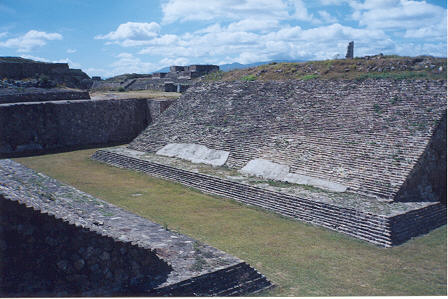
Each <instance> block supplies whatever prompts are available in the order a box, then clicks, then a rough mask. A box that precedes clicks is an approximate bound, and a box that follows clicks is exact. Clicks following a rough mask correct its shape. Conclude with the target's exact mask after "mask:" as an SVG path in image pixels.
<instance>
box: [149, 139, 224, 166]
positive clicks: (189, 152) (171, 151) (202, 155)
mask: <svg viewBox="0 0 448 299" xmlns="http://www.w3.org/2000/svg"><path fill="white" fill-rule="evenodd" d="M156 154H157V155H161V156H167V157H176V158H180V159H184V160H187V161H190V162H192V163H204V164H208V165H212V166H222V165H224V164H225V163H226V161H227V158H228V157H229V154H230V152H227V151H222V150H214V149H210V148H208V147H206V146H204V145H200V144H194V143H169V144H167V145H165V146H164V147H162V148H161V149H160V150H158V151H157V152H156Z"/></svg>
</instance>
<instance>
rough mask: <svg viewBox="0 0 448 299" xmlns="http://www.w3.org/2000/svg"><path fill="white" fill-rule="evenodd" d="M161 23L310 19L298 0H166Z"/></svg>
mask: <svg viewBox="0 0 448 299" xmlns="http://www.w3.org/2000/svg"><path fill="white" fill-rule="evenodd" d="M162 11H163V14H164V16H163V21H162V23H164V24H166V23H173V22H176V21H180V22H185V21H210V20H215V21H216V20H219V19H226V20H243V19H252V20H253V19H259V20H265V21H266V20H286V19H290V18H295V19H298V20H302V21H309V20H311V18H312V16H310V15H309V14H308V11H307V9H306V7H305V5H304V4H303V1H302V0H169V1H168V2H166V3H165V4H162Z"/></svg>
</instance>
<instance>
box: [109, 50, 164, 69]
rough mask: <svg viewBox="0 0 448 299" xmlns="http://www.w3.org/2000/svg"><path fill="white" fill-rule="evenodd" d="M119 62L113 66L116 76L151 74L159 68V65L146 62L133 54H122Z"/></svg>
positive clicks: (118, 56)
mask: <svg viewBox="0 0 448 299" xmlns="http://www.w3.org/2000/svg"><path fill="white" fill-rule="evenodd" d="M116 57H117V58H118V60H117V61H115V62H113V63H112V64H111V66H112V69H113V73H114V74H123V73H150V72H152V71H154V70H156V69H157V68H158V65H157V64H154V63H151V62H144V61H142V60H141V59H140V58H138V57H135V56H134V55H133V54H131V53H120V54H118V55H117V56H116Z"/></svg>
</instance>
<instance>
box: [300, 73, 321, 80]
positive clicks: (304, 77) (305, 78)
mask: <svg viewBox="0 0 448 299" xmlns="http://www.w3.org/2000/svg"><path fill="white" fill-rule="evenodd" d="M316 78H319V75H315V74H311V75H304V76H301V77H299V79H300V80H311V79H316Z"/></svg>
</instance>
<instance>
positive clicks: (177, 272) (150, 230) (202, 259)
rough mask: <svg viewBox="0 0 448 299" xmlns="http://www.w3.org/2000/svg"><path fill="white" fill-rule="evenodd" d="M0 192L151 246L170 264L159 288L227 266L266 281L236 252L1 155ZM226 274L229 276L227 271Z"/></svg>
mask: <svg viewBox="0 0 448 299" xmlns="http://www.w3.org/2000/svg"><path fill="white" fill-rule="evenodd" d="M0 194H1V195H2V196H3V197H4V198H6V199H8V200H11V201H16V202H19V203H20V204H23V205H26V206H27V207H30V208H32V209H34V210H36V211H40V212H41V213H44V214H49V215H52V216H54V217H55V218H56V219H62V220H63V221H65V222H67V223H69V224H71V225H76V226H78V227H83V228H85V229H88V230H89V231H92V232H95V233H97V234H99V235H102V236H107V237H111V238H113V239H115V240H117V241H120V242H125V243H131V244H132V245H135V246H138V247H140V248H144V249H149V250H155V252H156V254H157V255H158V256H159V257H160V258H162V259H163V260H164V261H166V262H167V263H168V264H169V265H170V266H171V267H172V269H173V271H172V272H170V273H169V274H168V278H167V280H166V281H165V282H164V283H162V284H161V285H159V286H158V288H157V289H158V290H159V291H158V292H160V294H167V293H166V291H164V290H168V291H170V289H174V290H177V292H178V293H177V294H180V295H182V294H183V295H188V294H190V295H192V294H193V293H185V292H183V290H184V289H183V288H182V284H186V285H188V284H190V285H191V284H192V281H193V282H194V281H195V280H199V282H200V281H202V282H204V280H205V281H207V279H206V278H207V275H209V274H210V275H212V277H214V276H217V277H218V279H222V276H220V275H221V274H219V273H221V272H222V271H224V270H225V271H224V272H223V273H224V275H225V273H226V271H228V272H232V271H237V272H238V271H240V272H241V273H239V275H240V276H239V277H235V279H236V283H238V282H239V281H238V280H239V279H240V278H241V277H245V276H248V277H252V279H253V278H254V276H255V278H256V279H257V280H261V282H262V283H261V286H262V287H269V286H270V283H269V282H267V280H266V279H265V278H264V276H262V275H260V274H259V273H257V272H256V271H255V270H254V269H252V268H251V267H249V266H248V265H247V264H245V263H244V262H243V261H242V260H240V259H238V258H235V257H233V256H231V255H228V254H226V253H224V252H222V251H220V250H218V249H216V248H213V247H210V246H207V245H204V244H200V243H199V242H197V241H196V240H194V239H192V238H189V237H187V236H185V235H181V234H179V233H176V232H172V231H168V230H166V229H164V228H163V227H162V226H160V225H158V224H156V223H153V222H150V221H148V220H147V219H144V218H142V217H139V216H137V215H135V214H132V213H130V212H127V211H124V210H122V209H120V208H118V207H116V206H114V205H112V204H109V203H107V202H105V201H102V200H100V199H98V198H95V197H93V196H91V195H89V194H86V193H84V192H81V191H79V190H77V189H75V188H73V187H71V186H68V185H65V184H62V183H60V182H58V181H57V180H54V179H52V178H50V177H48V176H45V175H43V174H41V173H36V172H34V171H33V170H31V169H28V168H26V167H24V166H22V165H21V164H19V163H16V162H14V161H12V160H0ZM219 271H221V272H219ZM216 273H218V274H216ZM254 273H255V274H256V275H254ZM229 275H231V274H229ZM229 275H227V276H228V277H227V278H228V279H229V277H231V276H229ZM201 277H202V278H201ZM199 278H201V279H199ZM230 280H232V279H230ZM213 283H215V284H216V283H217V282H216V281H213ZM193 284H194V283H193ZM218 285H219V281H218ZM258 286H259V285H255V290H252V292H254V291H257V290H259V288H258ZM215 287H216V285H215ZM252 287H253V285H252ZM220 291H226V290H222V289H221V290H220ZM240 291H241V290H240ZM202 292H203V294H208V295H212V294H213V292H211V293H207V290H202ZM174 293H176V292H174ZM236 293H237V294H241V293H244V291H243V292H240V293H239V292H238V290H237V291H236Z"/></svg>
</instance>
